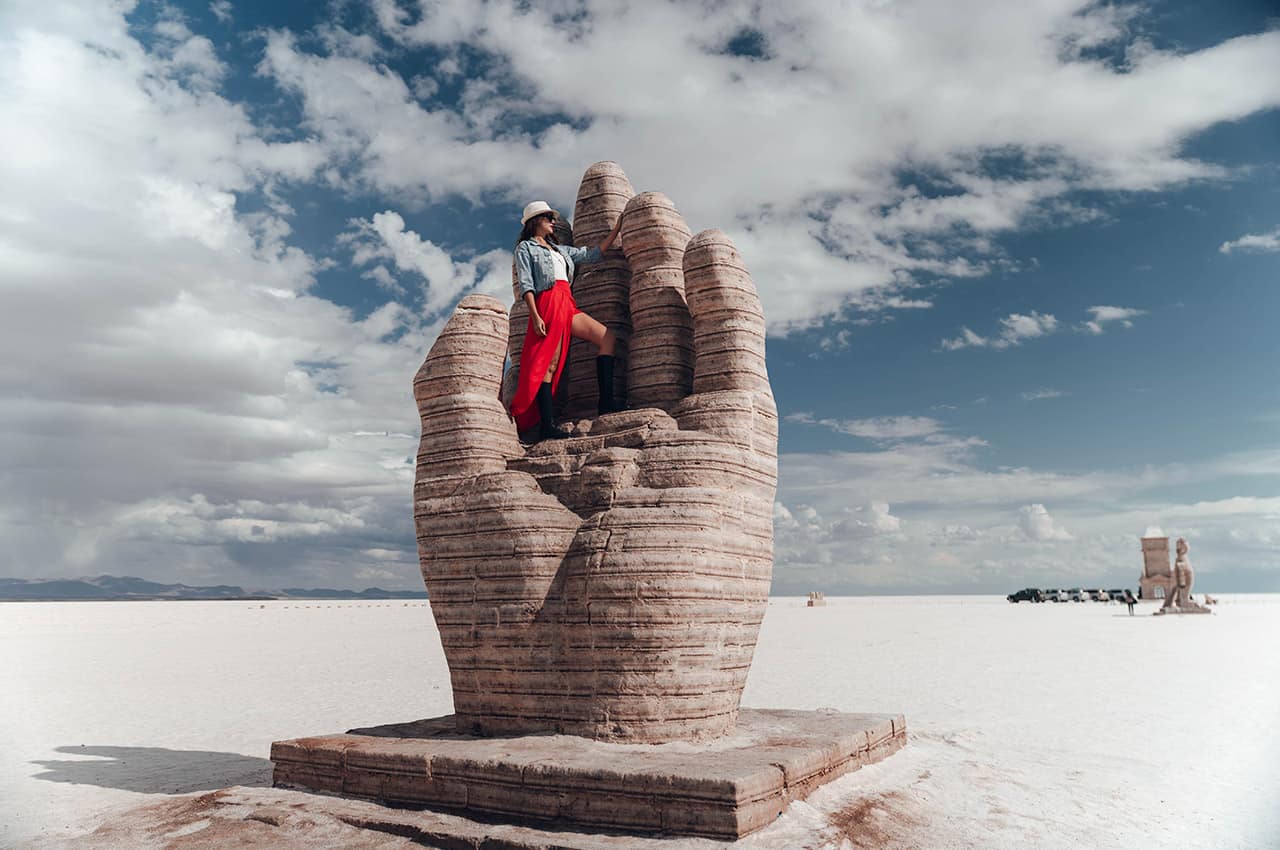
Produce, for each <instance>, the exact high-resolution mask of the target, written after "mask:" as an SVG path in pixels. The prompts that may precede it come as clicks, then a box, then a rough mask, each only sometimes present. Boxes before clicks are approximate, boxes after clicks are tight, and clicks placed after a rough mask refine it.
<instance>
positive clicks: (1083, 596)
mask: <svg viewBox="0 0 1280 850" xmlns="http://www.w3.org/2000/svg"><path fill="white" fill-rule="evenodd" d="M1067 598H1068V599H1070V600H1071V601H1072V602H1088V601H1089V593H1088V592H1087V591H1084V590H1081V589H1080V588H1078V587H1073V588H1071V589H1070V590H1068V591H1067Z"/></svg>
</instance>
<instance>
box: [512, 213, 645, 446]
mask: <svg viewBox="0 0 1280 850" xmlns="http://www.w3.org/2000/svg"><path fill="white" fill-rule="evenodd" d="M555 220H556V211H555V210H553V209H551V207H550V206H548V204H547V202H546V201H534V202H533V203H531V204H529V205H528V206H526V207H525V208H524V214H523V215H522V216H521V217H520V225H521V228H522V229H521V231H520V239H519V240H518V241H517V243H516V256H515V262H516V278H517V280H518V281H519V284H520V297H521V299H522V300H523V301H524V303H525V306H526V307H528V308H529V325H528V327H527V328H526V329H525V334H524V347H523V348H522V349H521V351H520V382H519V386H518V387H517V388H516V393H515V398H513V399H512V400H511V415H512V416H514V417H515V420H516V426H517V427H518V428H519V430H521V431H526V430H528V429H531V428H533V427H534V426H535V425H536V426H537V427H538V437H539V439H544V440H545V439H562V438H564V437H568V436H569V434H568V432H566V431H564V430H562V429H561V428H559V427H557V425H556V424H555V422H554V421H553V420H552V418H551V416H552V413H551V400H552V396H553V395H554V394H555V390H556V385H557V384H559V382H560V373H561V372H562V371H564V363H565V361H566V360H567V359H568V354H569V339H570V337H577V338H578V339H585V340H589V341H590V342H593V343H595V345H596V347H597V350H598V351H599V354H598V356H597V357H596V379H597V381H598V383H599V399H600V401H599V412H600V413H613V412H615V411H616V410H618V409H619V407H618V405H617V403H616V402H615V401H614V398H613V348H614V342H615V339H616V337H615V336H614V333H613V330H612V329H610V328H607V327H605V326H604V325H602V324H600V323H599V322H597V321H596V320H595V319H593V318H591V317H590V316H588V315H587V314H586V313H584V312H582V311H581V310H579V309H578V305H577V303H576V302H575V301H574V300H573V293H572V292H571V290H570V288H569V287H570V284H571V283H573V274H574V270H575V268H576V267H577V266H580V265H586V264H587V263H596V262H599V261H600V259H601V257H602V255H603V254H604V252H605V251H608V250H609V248H610V246H612V245H613V241H614V240H615V239H617V238H618V230H619V228H621V227H622V217H621V216H619V217H618V221H617V223H616V224H614V226H613V230H612V231H611V232H610V233H609V235H608V236H607V237H605V240H604V241H603V242H601V243H600V245H599V246H598V247H592V248H575V247H574V246H572V245H561V244H560V243H559V242H557V241H556V235H555V226H554V225H555Z"/></svg>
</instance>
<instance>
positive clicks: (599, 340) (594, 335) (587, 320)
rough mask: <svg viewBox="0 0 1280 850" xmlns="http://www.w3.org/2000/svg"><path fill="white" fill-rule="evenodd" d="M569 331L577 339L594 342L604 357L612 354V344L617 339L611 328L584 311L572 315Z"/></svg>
mask: <svg viewBox="0 0 1280 850" xmlns="http://www.w3.org/2000/svg"><path fill="white" fill-rule="evenodd" d="M569 331H570V333H572V334H573V335H574V337H576V338H577V339H585V340H587V341H588V342H592V343H595V345H596V347H597V348H599V349H600V351H599V353H600V354H602V355H604V356H606V357H612V356H613V344H614V342H615V340H616V339H617V336H616V335H615V334H614V332H613V329H612V328H607V327H605V326H604V325H602V324H600V323H599V322H597V321H596V320H595V319H593V318H591V317H590V316H588V315H587V314H586V313H578V314H577V315H576V316H574V317H573V325H572V326H571V327H570V329H569Z"/></svg>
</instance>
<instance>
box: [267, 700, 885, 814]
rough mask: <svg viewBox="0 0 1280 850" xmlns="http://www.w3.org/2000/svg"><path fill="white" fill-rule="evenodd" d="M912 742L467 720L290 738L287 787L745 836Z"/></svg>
mask: <svg viewBox="0 0 1280 850" xmlns="http://www.w3.org/2000/svg"><path fill="white" fill-rule="evenodd" d="M905 741H906V725H905V723H904V721H903V718H902V717H901V716H894V715H869V714H845V713H841V712H833V711H820V712H807V711H763V710H744V711H743V712H742V716H741V721H740V723H739V724H738V728H737V729H736V731H735V732H734V733H733V734H732V735H729V736H726V737H723V738H721V739H718V740H716V741H712V742H707V743H702V744H689V743H684V742H678V743H671V744H662V745H636V744H616V743H606V742H600V741H592V740H588V739H585V738H580V737H573V736H559V735H531V736H512V737H501V738H475V737H471V736H468V735H461V734H459V733H458V732H457V731H456V727H455V723H454V721H453V718H449V717H443V718H435V719H433V720H423V721H417V722H414V723H402V724H394V725H390V726H381V727H374V728H370V729H354V730H352V731H351V732H348V733H346V734H344V735H329V736H325V737H321V738H302V739H299V740H296V741H280V742H277V743H276V744H275V745H274V746H273V747H272V749H271V758H272V761H274V762H275V764H276V768H275V784H276V785H278V786H286V787H298V788H307V789H311V790H315V791H322V792H328V793H341V794H343V795H345V796H350V797H358V798H361V799H366V800H372V801H375V802H379V803H383V804H387V805H396V806H430V807H432V808H437V809H439V808H444V809H455V810H460V811H465V812H466V813H468V814H471V815H481V816H483V815H490V816H498V817H501V818H503V819H506V820H515V821H517V822H523V823H536V822H543V823H547V824H552V825H562V826H565V827H568V828H571V829H622V830H626V831H630V832H648V833H667V834H675V835H702V836H710V837H714V838H723V839H732V838H738V837H740V836H743V835H746V834H748V833H751V832H754V831H755V830H757V829H760V828H761V827H763V826H766V825H768V824H770V823H772V822H773V821H774V820H775V819H776V818H777V817H778V815H779V814H780V813H781V812H782V811H783V809H785V808H786V806H787V805H788V804H789V803H790V802H792V801H793V800H799V799H803V798H804V797H806V796H808V795H809V793H811V792H812V791H813V790H814V789H815V788H817V787H818V786H820V785H822V784H824V783H826V782H829V781H831V780H832V779H835V778H837V777H839V776H841V775H843V774H845V773H848V772H849V771H851V770H856V769H858V768H859V767H861V766H863V765H865V764H870V763H873V762H876V761H879V760H880V759H882V758H884V757H885V756H887V755H889V754H890V753H892V752H894V751H896V750H897V749H899V748H900V747H901V746H902V745H903V744H904V743H905Z"/></svg>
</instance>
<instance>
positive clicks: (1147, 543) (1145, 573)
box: [1138, 537, 1175, 600]
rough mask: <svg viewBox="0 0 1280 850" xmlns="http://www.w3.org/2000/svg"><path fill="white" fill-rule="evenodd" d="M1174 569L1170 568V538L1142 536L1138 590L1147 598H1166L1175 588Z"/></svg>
mask: <svg viewBox="0 0 1280 850" xmlns="http://www.w3.org/2000/svg"><path fill="white" fill-rule="evenodd" d="M1174 584H1175V581H1174V576H1173V570H1172V569H1170V568H1169V538H1168V537H1144V538H1142V576H1141V577H1140V578H1139V579H1138V588H1139V590H1138V592H1139V594H1140V595H1141V596H1142V598H1143V599H1145V600H1152V599H1166V598H1168V595H1169V593H1170V592H1171V591H1172V590H1173V587H1174Z"/></svg>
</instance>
